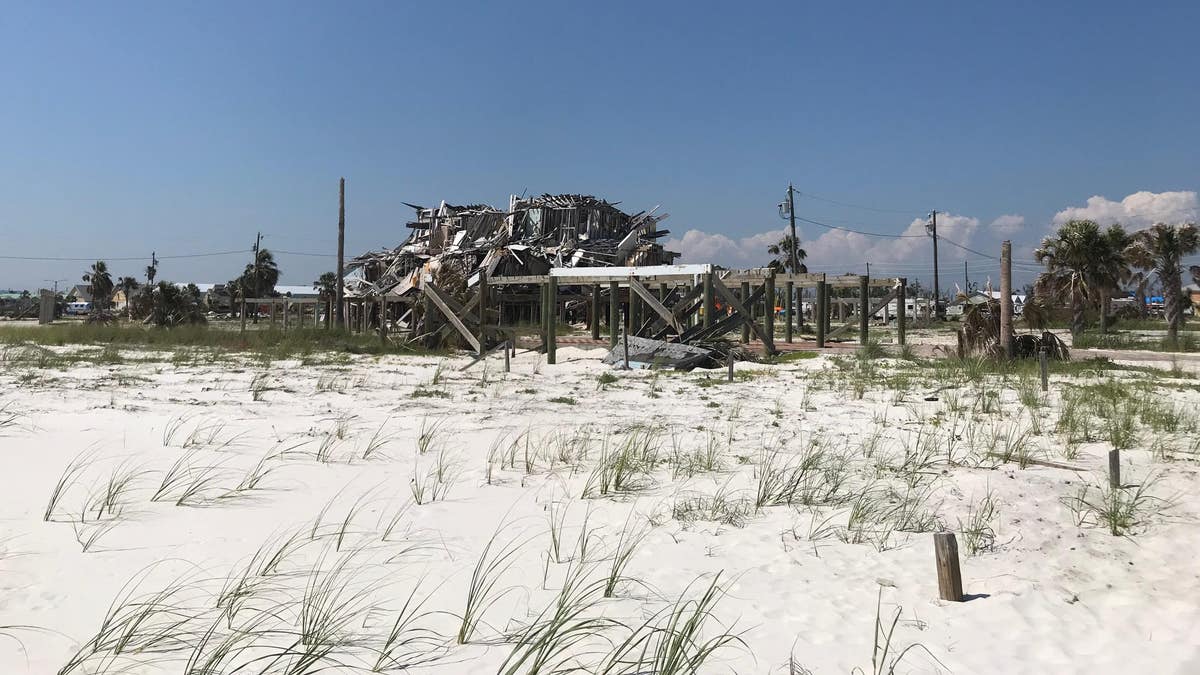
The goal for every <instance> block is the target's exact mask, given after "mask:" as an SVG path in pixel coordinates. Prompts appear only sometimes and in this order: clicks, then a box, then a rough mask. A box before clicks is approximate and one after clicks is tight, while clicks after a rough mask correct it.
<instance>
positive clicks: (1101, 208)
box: [1054, 190, 1200, 230]
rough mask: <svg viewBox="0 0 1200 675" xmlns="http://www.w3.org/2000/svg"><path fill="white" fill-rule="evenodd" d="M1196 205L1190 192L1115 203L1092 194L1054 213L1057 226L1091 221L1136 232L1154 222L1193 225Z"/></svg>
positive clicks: (1133, 196) (1153, 194)
mask: <svg viewBox="0 0 1200 675" xmlns="http://www.w3.org/2000/svg"><path fill="white" fill-rule="evenodd" d="M1198 213H1200V202H1198V201H1197V198H1196V193H1195V192H1194V191H1180V192H1147V191H1145V190H1143V191H1141V192H1135V193H1133V194H1131V195H1129V196H1128V197H1125V198H1124V199H1122V200H1121V201H1119V202H1115V201H1113V200H1111V199H1108V198H1105V197H1101V196H1099V195H1096V196H1094V197H1091V198H1089V199H1088V200H1087V206H1070V207H1067V208H1065V209H1063V210H1062V211H1059V212H1058V213H1056V214H1054V225H1055V226H1056V227H1057V226H1059V225H1062V224H1063V223H1066V222H1067V221H1069V220H1094V221H1096V222H1097V223H1100V224H1101V225H1111V224H1113V223H1119V224H1121V225H1124V226H1125V227H1126V228H1129V229H1133V230H1138V229H1142V228H1144V227H1149V226H1151V225H1153V224H1155V223H1182V222H1195V221H1196V220H1197V214H1198Z"/></svg>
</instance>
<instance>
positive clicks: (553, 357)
mask: <svg viewBox="0 0 1200 675" xmlns="http://www.w3.org/2000/svg"><path fill="white" fill-rule="evenodd" d="M546 302H548V303H549V305H550V318H549V321H548V324H547V326H546V363H548V364H550V365H554V364H555V363H557V359H558V355H557V352H558V278H557V277H550V278H549V279H548V280H547V283H546Z"/></svg>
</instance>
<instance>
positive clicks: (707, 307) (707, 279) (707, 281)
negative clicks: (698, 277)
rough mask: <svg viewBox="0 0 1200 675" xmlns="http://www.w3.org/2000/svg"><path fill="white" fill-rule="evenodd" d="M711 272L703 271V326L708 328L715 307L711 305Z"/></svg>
mask: <svg viewBox="0 0 1200 675" xmlns="http://www.w3.org/2000/svg"><path fill="white" fill-rule="evenodd" d="M712 275H713V273H712V272H705V273H704V327H705V328H708V327H709V326H711V325H712V322H713V314H714V313H715V312H716V309H715V307H714V305H713V276H712Z"/></svg>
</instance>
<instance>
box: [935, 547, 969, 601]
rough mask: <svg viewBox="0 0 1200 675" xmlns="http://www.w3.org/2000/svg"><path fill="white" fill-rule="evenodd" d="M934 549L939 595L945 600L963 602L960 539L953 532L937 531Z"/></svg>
mask: <svg viewBox="0 0 1200 675" xmlns="http://www.w3.org/2000/svg"><path fill="white" fill-rule="evenodd" d="M933 551H934V556H935V557H936V558H937V575H938V595H940V596H941V598H942V599H943V600H949V601H951V602H962V599H963V590H962V571H961V570H960V569H959V567H958V541H957V540H956V539H955V538H954V533H953V532H935V533H934V535H933Z"/></svg>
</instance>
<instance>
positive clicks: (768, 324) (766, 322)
mask: <svg viewBox="0 0 1200 675" xmlns="http://www.w3.org/2000/svg"><path fill="white" fill-rule="evenodd" d="M764 283H765V285H766V287H767V288H766V290H765V291H764V292H763V309H764V310H766V311H765V312H764V313H763V332H764V333H766V334H767V335H770V336H771V337H772V338H774V337H775V270H771V272H770V273H768V274H767V278H766V281H765V282H764ZM763 348H764V349H765V348H766V345H763Z"/></svg>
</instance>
